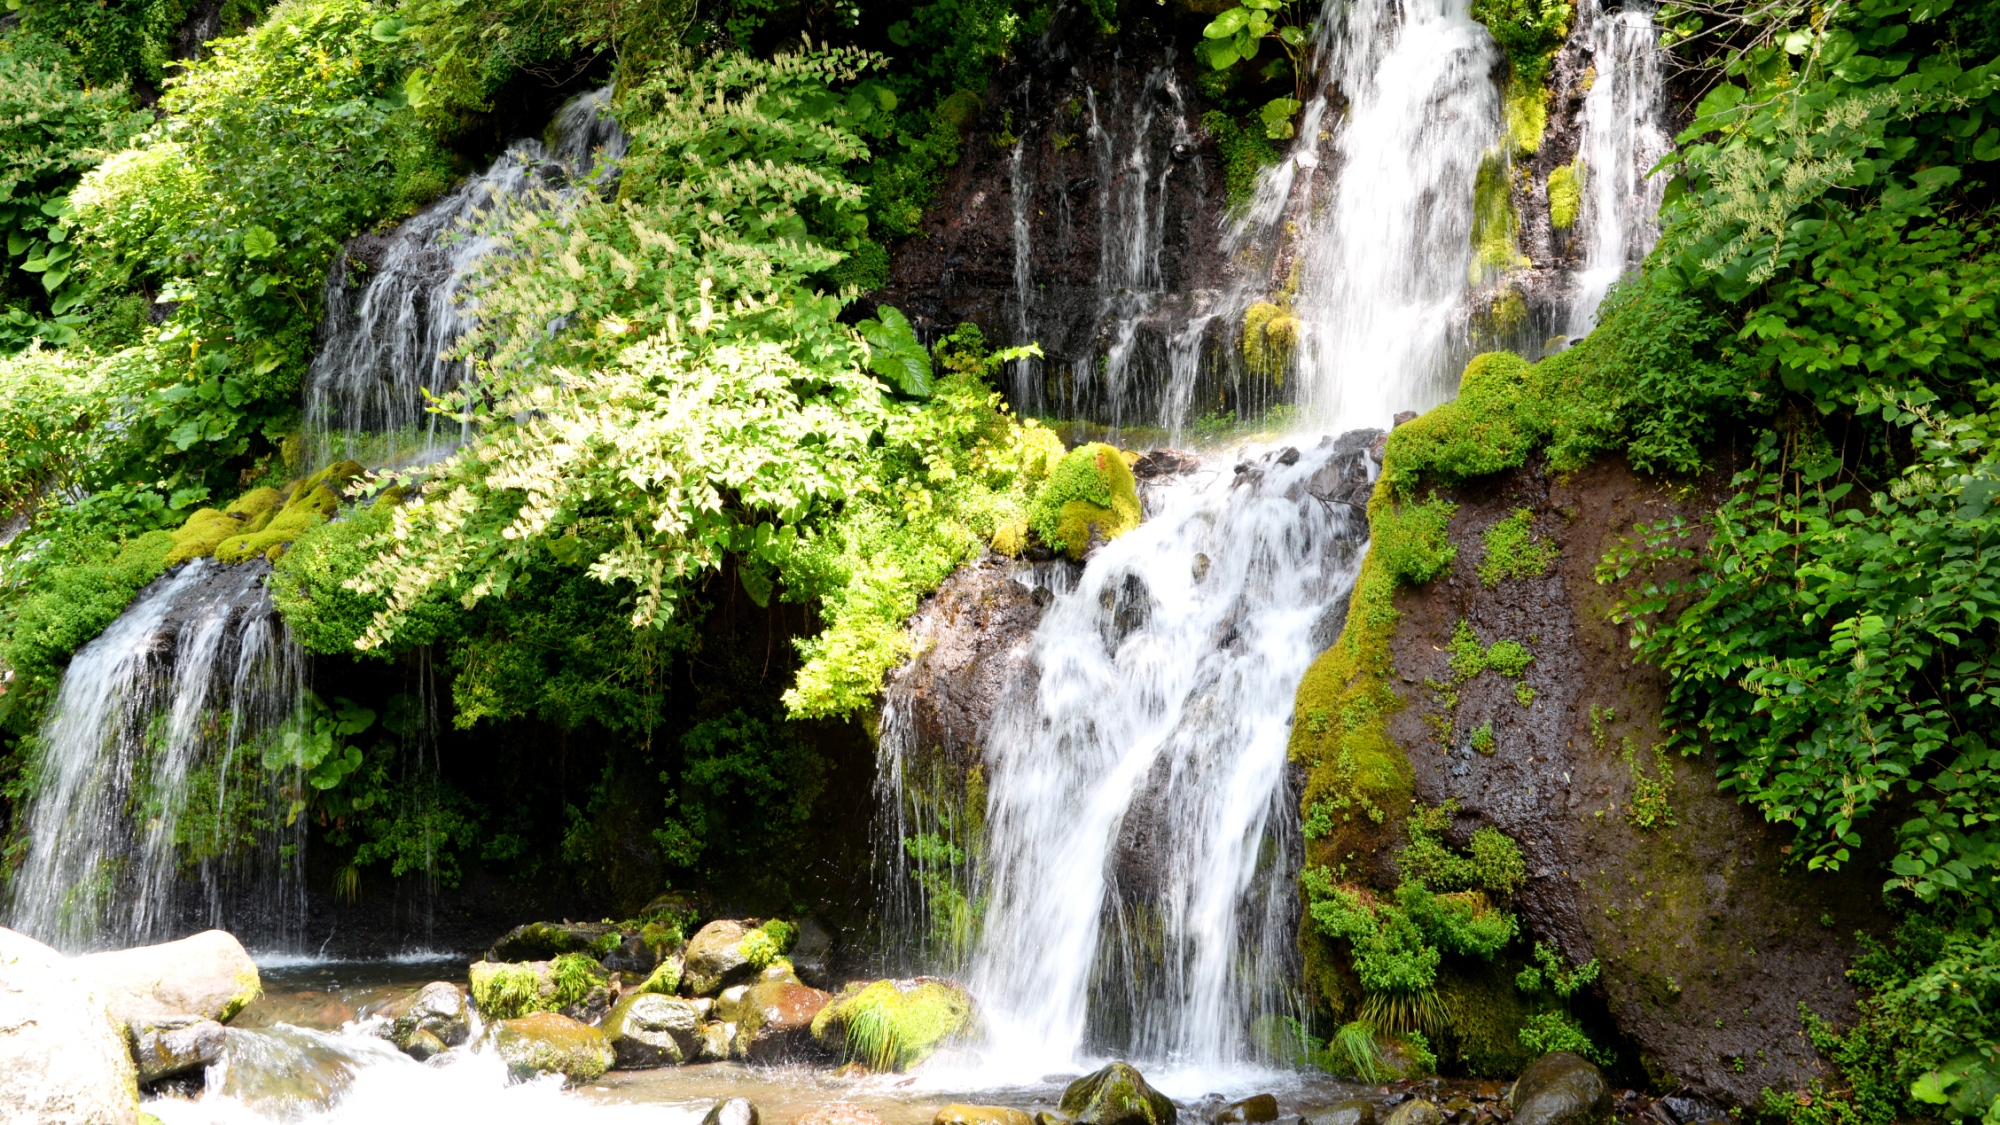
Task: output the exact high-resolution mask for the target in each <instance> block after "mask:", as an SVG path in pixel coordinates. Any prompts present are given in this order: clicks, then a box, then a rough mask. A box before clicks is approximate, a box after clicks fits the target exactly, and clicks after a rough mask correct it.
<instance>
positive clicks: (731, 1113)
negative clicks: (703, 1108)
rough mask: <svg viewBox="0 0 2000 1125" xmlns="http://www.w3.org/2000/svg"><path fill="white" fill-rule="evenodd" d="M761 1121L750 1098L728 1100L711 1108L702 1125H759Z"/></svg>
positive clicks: (703, 1117) (704, 1116) (703, 1118)
mask: <svg viewBox="0 0 2000 1125" xmlns="http://www.w3.org/2000/svg"><path fill="white" fill-rule="evenodd" d="M761 1120H762V1118H761V1116H760V1115H759V1114H758V1112H757V1107H756V1106H755V1105H754V1104H752V1103H751V1101H750V1099H749V1098H728V1099H725V1100H723V1101H719V1102H716V1103H715V1105H713V1106H711V1107H710V1108H709V1111H708V1112H707V1113H706V1114H704V1115H703V1116H702V1119H701V1125H759V1122H760V1121H761Z"/></svg>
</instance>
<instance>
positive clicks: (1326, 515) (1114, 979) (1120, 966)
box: [970, 433, 1374, 1078]
mask: <svg viewBox="0 0 2000 1125" xmlns="http://www.w3.org/2000/svg"><path fill="white" fill-rule="evenodd" d="M1373 437H1374V434H1373V433H1362V434H1351V435H1348V436H1347V437H1345V438H1343V439H1342V440H1341V441H1340V442H1338V443H1336V442H1334V441H1333V440H1332V439H1331V438H1328V439H1323V440H1321V442H1320V443H1319V444H1317V445H1315V446H1313V447H1312V448H1310V449H1308V450H1306V451H1305V452H1304V453H1303V455H1302V454H1301V453H1300V451H1298V450H1296V449H1292V450H1287V451H1284V452H1282V453H1280V452H1275V451H1274V452H1270V453H1266V454H1265V455H1264V456H1263V457H1261V458H1259V459H1257V460H1255V461H1249V462H1245V463H1244V465H1243V466H1241V468H1240V470H1239V471H1237V472H1235V473H1231V472H1228V471H1223V470H1219V469H1211V470H1208V471H1206V472H1205V473H1203V474H1201V475H1199V476H1198V477H1196V478H1193V479H1189V480H1185V481H1181V482H1177V483H1175V484H1173V485H1170V486H1168V487H1166V488H1164V489H1162V490H1161V491H1162V493H1163V494H1162V495H1159V496H1157V497H1156V498H1155V500H1156V503H1157V504H1158V506H1159V509H1160V510H1159V511H1158V512H1157V513H1156V514H1154V515H1153V516H1152V517H1151V518H1150V519H1149V520H1148V521H1147V522H1146V523H1145V524H1143V525H1141V527H1140V528H1139V529H1138V530H1136V531H1133V532H1131V533H1130V534H1128V535H1126V536H1124V537H1123V538H1121V539H1119V540H1117V541H1115V542H1113V543H1111V544H1109V545H1107V546H1105V547H1104V548H1102V549H1100V551H1099V553H1098V554H1097V555H1096V556H1094V557H1093V558H1092V560H1091V562H1090V564H1089V566H1088V567H1087V568H1086V569H1085V570H1084V572H1083V575H1082V577H1081V579H1080V581H1079V582H1078V583H1077V585H1076V587H1075V589H1074V590H1072V591H1070V592H1068V593H1065V594H1061V595H1059V596H1057V597H1056V598H1055V600H1054V602H1053V604H1052V605H1051V606H1050V608H1049V610H1048V612H1047V615H1046V616H1045V617H1044V618H1043V620H1042V622H1041V624H1040V626H1039V627H1038V628H1037V630H1036V632H1035V637H1034V642H1033V643H1034V650H1033V663H1034V665H1035V667H1036V670H1037V673H1038V687H1037V689H1036V690H1034V691H1032V692H1021V693H1018V694H1017V695H1016V696H1015V697H1014V698H1012V699H1010V700H1007V701H1004V702H1003V703H1002V704H1001V706H1000V708H999V709H998V710H997V712H996V716H995V719H994V721H993V724H992V729H990V730H989V731H987V732H986V744H987V745H988V746H989V747H990V748H991V749H990V750H989V753H988V766H989V769H990V771H991V786H992V788H991V798H990V801H989V804H988V811H987V822H988V825H989V831H988V840H987V845H986V851H985V855H984V865H985V869H984V875H983V878H982V879H981V886H980V890H981V892H982V893H983V894H984V895H985V896H986V899H987V902H986V912H985V920H984V931H983V934H982V937H981V940H980V944H979V949H978V953H977V955H976V957H975V959H974V961H973V964H972V966H971V973H970V976H971V984H972V988H973V991H974V994H975V995H977V996H978V997H979V998H980V1002H981V1005H982V1011H983V1018H984V1020H985V1022H986V1026H987V1028H988V1031H989V1042H988V1047H987V1049H986V1059H985V1061H986V1065H987V1067H988V1070H987V1073H988V1075H989V1076H1011V1077H1014V1078H1028V1077H1032V1076H1036V1075H1040V1074H1045V1073H1048V1072H1049V1071H1050V1070H1061V1069H1063V1068H1067V1067H1071V1066H1074V1065H1076V1060H1078V1059H1079V1058H1080V1057H1082V1056H1083V1055H1084V1054H1086V1052H1088V1051H1090V1050H1092V1049H1094V1048H1097V1049H1110V1050H1114V1051H1118V1052H1121V1053H1127V1054H1132V1055H1135V1056H1139V1057H1144V1058H1149V1059H1160V1060H1169V1061H1171V1062H1175V1063H1181V1064H1200V1065H1206V1066H1217V1067H1226V1066H1229V1065H1231V1064H1233V1063H1237V1062H1241V1061H1246V1060H1247V1059H1248V1058H1249V1057H1250V1055H1251V1052H1250V1049H1249V1045H1248V1042H1247V1032H1248V1028H1249V1024H1250V1022H1251V1021H1252V1020H1253V1019H1254V1018H1255V1017H1256V1016H1258V1015H1262V1014H1271V1013H1275V1012H1278V1011H1282V1010H1284V1006H1285V1001H1286V996H1285V994H1284V992H1283V986H1282V983H1281V982H1282V981H1284V980H1285V979H1287V978H1288V977H1289V976H1290V975H1291V973H1290V971H1289V969H1288V964H1289V956H1290V954H1289V950H1290V947H1291V944H1292V936H1291V931H1290V925H1291V915H1290V901H1291V900H1290V893H1289V890H1288V888H1289V885H1290V882H1291V880H1292V879H1293V878H1294V877H1295V876H1296V872H1295V871H1293V870H1291V865H1290V862H1289V860H1288V859H1287V858H1286V857H1287V856H1288V855H1289V854H1290V849H1289V848H1288V846H1286V842H1285V840H1286V836H1287V834H1288V833H1289V832H1290V831H1292V829H1291V828H1290V824H1291V820H1292V817H1291V813H1290V811H1289V810H1288V809H1287V808H1286V807H1285V806H1286V805H1287V804H1288V803H1289V802H1290V800H1291V798H1290V797H1289V796H1288V791H1287V787H1286V786H1285V785H1284V783H1283V778H1284V770H1285V753H1286V745H1287V740H1288V737H1289V729H1290V716H1291V707H1292V694H1293V692H1294V690H1295V689H1296V687H1297V685H1298V681H1299V678H1300V677H1301V676H1302V675H1303V674H1304V673H1305V669H1306V666H1307V665H1308V664H1309V663H1310V662H1311V661H1312V659H1313V657H1314V655H1316V654H1317V653H1318V652H1319V651H1320V649H1321V648H1323V647H1324V646H1325V645H1326V644H1327V643H1328V642H1329V641H1330V640H1331V636H1332V630H1333V628H1334V626H1335V623H1336V622H1337V618H1338V615H1339V614H1340V613H1341V608H1340V607H1342V606H1343V605H1344V603H1345V600H1346V596H1347V591H1348V589H1349V587H1350V586H1351V585H1352V582H1353V576H1354V572H1355V567H1356V565H1357V564H1358V562H1359V558H1360V555H1361V548H1362V542H1363V541H1362V536H1363V535H1364V534H1365V526H1364V525H1363V524H1362V522H1361V521H1360V519H1359V518H1358V517H1357V515H1356V513H1355V512H1354V510H1353V509H1352V508H1351V507H1350V506H1348V505H1347V504H1344V503H1339V502H1334V501H1332V500H1329V499H1322V497H1329V496H1332V495H1335V494H1339V495H1349V494H1354V490H1355V489H1356V488H1357V487H1359V488H1363V489H1365V487H1366V483H1367V480H1368V478H1369V477H1370V476H1371V475H1372V462H1371V461H1369V460H1368V458H1367V455H1366V453H1365V449H1366V447H1367V445H1368V443H1369V442H1370V441H1372V440H1373Z"/></svg>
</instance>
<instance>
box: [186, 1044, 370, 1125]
mask: <svg viewBox="0 0 2000 1125" xmlns="http://www.w3.org/2000/svg"><path fill="white" fill-rule="evenodd" d="M223 1032H224V1045H223V1048H222V1058H221V1059H220V1060H219V1061H218V1062H217V1063H216V1065H215V1066H214V1067H212V1068H211V1069H210V1070H209V1072H208V1094H209V1095H210V1096H213V1097H218V1098H231V1099H234V1100H236V1101H238V1102H241V1103H242V1104H243V1105H244V1106H245V1107H247V1108H248V1109H250V1110H251V1111H252V1112H253V1113H254V1114H256V1115H257V1116H259V1117H262V1118H266V1119H269V1120H274V1121H286V1120H298V1119H301V1118H308V1117H312V1116H314V1115H316V1114H319V1113H322V1112H324V1111H325V1110H327V1109H328V1108H330V1107H331V1106H332V1105H333V1103H334V1102H335V1101H336V1100H338V1099H339V1098H340V1097H341V1095H343V1094H345V1093H346V1092H347V1090H348V1088H349V1087H351V1086H352V1085H353V1084H354V1078H355V1076H356V1075H358V1074H360V1073H361V1072H362V1071H364V1070H368V1069H370V1068H373V1067H379V1066H394V1065H402V1063H403V1060H402V1057H401V1055H400V1054H399V1053H398V1052H397V1050H396V1048H395V1046H394V1045H392V1044H391V1043H389V1042H388V1041H387V1040H384V1039H378V1038H376V1037H374V1036H368V1035H343V1034H340V1033H339V1032H330V1031H315V1030H311V1029H308V1028H303V1027H269V1028H251V1029H246V1028H240V1027H229V1028H225V1029H223Z"/></svg>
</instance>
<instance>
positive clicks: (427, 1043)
mask: <svg viewBox="0 0 2000 1125" xmlns="http://www.w3.org/2000/svg"><path fill="white" fill-rule="evenodd" d="M398 1046H400V1047H401V1048H402V1049H403V1053H404V1054H406V1055H408V1056H410V1057H411V1058H413V1059H415V1060H417V1061H418V1062H428V1061H430V1060H431V1059H434V1058H436V1057H438V1056H439V1055H442V1054H444V1053H445V1052H446V1051H448V1050H450V1049H451V1048H449V1047H447V1046H445V1042H444V1040H442V1039H439V1038H438V1037H437V1036H435V1035H432V1034H431V1033H430V1032H428V1031H425V1030H424V1029H423V1028H421V1027H420V1028H418V1029H416V1030H415V1031H412V1032H410V1034H409V1035H408V1036H407V1037H406V1038H405V1039H404V1040H403V1042H402V1043H400V1044H398Z"/></svg>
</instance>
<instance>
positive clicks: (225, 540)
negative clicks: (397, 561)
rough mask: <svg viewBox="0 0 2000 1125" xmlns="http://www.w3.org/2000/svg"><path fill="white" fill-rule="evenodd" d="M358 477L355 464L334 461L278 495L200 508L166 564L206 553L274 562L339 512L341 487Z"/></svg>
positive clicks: (263, 493)
mask: <svg viewBox="0 0 2000 1125" xmlns="http://www.w3.org/2000/svg"><path fill="white" fill-rule="evenodd" d="M359 475H361V465H360V463H358V462H355V461H339V462H336V463H334V464H332V465H328V466H327V467H326V468H324V469H321V470H319V471H318V472H316V473H314V474H312V475H311V476H309V477H306V478H305V479H304V480H300V481H297V482H294V483H293V484H292V485H290V486H289V487H287V489H286V490H285V491H283V492H280V491H278V490H277V489H275V488H268V487H266V488H254V489H251V490H250V491H249V492H246V493H244V494H243V495H241V496H239V497H237V498H236V499H235V500H233V501H231V502H230V504H229V506H228V507H226V508H224V509H222V510H220V511H218V510H216V509H214V508H202V509H200V510H198V511H196V512H195V513H194V514H193V515H191V516H189V517H188V518H187V522H185V523H183V524H182V525H181V527H180V529H179V530H178V531H175V532H174V533H173V546H172V547H171V548H170V549H169V550H168V552H167V556H166V559H167V565H168V566H175V565H178V564H180V563H184V562H187V561H188V560H190V559H198V558H204V557H207V556H210V555H213V556H214V557H215V560H216V561H217V562H220V563H227V564H230V565H234V564H237V563H245V562H249V561H250V560H251V559H254V558H258V557H260V556H261V557H264V558H267V559H270V560H271V561H273V562H276V561H277V559H278V556H279V555H281V554H283V553H284V550H285V548H286V547H288V546H289V545H290V544H292V543H293V542H295V541H296V540H297V539H298V538H299V537H300V536H302V535H304V534H305V533H306V532H308V531H310V530H312V529H313V528H315V527H318V526H319V525H320V524H323V523H325V522H326V521H327V520H329V519H331V518H333V514H334V513H335V512H337V511H339V510H340V493H339V490H340V488H341V487H342V486H343V485H345V484H346V483H347V482H348V481H350V480H353V479H354V478H355V477H357V476H359Z"/></svg>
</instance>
